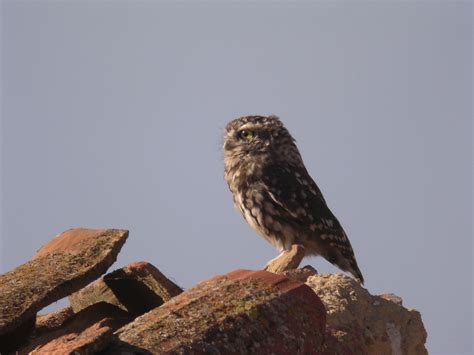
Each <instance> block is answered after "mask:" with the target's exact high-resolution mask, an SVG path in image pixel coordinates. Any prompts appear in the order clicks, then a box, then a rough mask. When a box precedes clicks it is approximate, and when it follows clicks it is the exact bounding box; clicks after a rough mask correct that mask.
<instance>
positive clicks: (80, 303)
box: [69, 262, 183, 316]
mask: <svg viewBox="0 0 474 355" xmlns="http://www.w3.org/2000/svg"><path fill="white" fill-rule="evenodd" d="M181 292H183V290H182V289H181V288H180V287H179V286H177V285H176V284H175V283H174V282H172V281H170V280H169V279H167V278H166V276H165V275H163V274H162V273H161V272H160V271H159V270H158V269H157V268H156V267H154V266H153V265H152V264H150V263H147V262H135V263H131V264H129V265H127V266H125V267H123V268H121V269H118V270H115V271H113V272H111V273H109V274H107V275H105V276H104V277H103V278H101V279H99V280H96V281H94V282H93V283H91V284H90V285H88V286H87V287H85V288H83V289H82V290H80V291H78V292H76V293H73V294H72V295H70V296H69V301H70V302H71V306H72V308H73V310H74V312H79V311H80V310H81V309H84V308H86V307H88V306H90V305H92V304H94V303H97V302H102V301H104V302H108V303H110V304H113V305H116V306H117V307H119V308H121V309H123V310H125V311H127V312H129V313H131V314H133V315H135V316H138V315H141V314H143V313H146V312H148V311H150V310H152V309H153V308H156V307H158V306H161V305H162V304H163V303H165V302H167V301H169V300H170V299H171V298H173V297H174V296H176V295H178V294H180V293H181Z"/></svg>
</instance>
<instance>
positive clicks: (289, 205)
mask: <svg viewBox="0 0 474 355" xmlns="http://www.w3.org/2000/svg"><path fill="white" fill-rule="evenodd" d="M262 181H263V183H264V185H265V188H266V190H267V191H268V194H269V195H270V198H271V199H272V200H273V201H274V202H275V203H276V204H277V205H278V206H280V207H281V209H282V210H283V211H280V212H284V214H285V215H286V217H289V218H290V219H294V222H295V223H297V224H298V225H300V226H302V225H305V226H306V227H307V228H310V226H311V225H315V226H318V229H325V231H324V232H332V233H336V232H338V233H341V229H342V227H341V226H340V224H339V222H338V220H337V219H336V217H335V216H334V215H333V214H332V212H331V211H330V210H329V208H328V207H327V205H326V201H325V200H324V197H323V195H322V193H321V191H320V190H319V188H318V186H317V185H316V183H315V182H314V181H313V179H312V178H311V176H309V174H308V172H307V171H306V168H305V167H304V166H294V165H289V164H284V163H276V164H272V165H271V166H267V167H266V168H265V169H264V172H263V178H262ZM313 229H314V227H313Z"/></svg>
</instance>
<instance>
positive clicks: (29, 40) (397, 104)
mask: <svg viewBox="0 0 474 355" xmlns="http://www.w3.org/2000/svg"><path fill="white" fill-rule="evenodd" d="M1 10H2V14H1V16H2V17H1V21H0V22H1V26H2V27H1V31H2V33H1V49H2V53H1V75H2V77H1V99H2V111H1V114H2V116H1V118H2V126H1V128H2V130H1V153H2V154H1V163H2V164H1V174H0V175H1V187H2V188H1V193H2V197H1V202H2V205H1V238H0V241H1V244H0V248H1V254H0V268H1V271H2V272H5V271H7V270H9V269H11V268H13V267H15V266H17V265H19V264H21V263H23V262H25V261H27V260H28V259H29V258H30V257H31V256H32V255H33V254H34V252H35V250H37V249H38V248H39V247H40V246H41V245H42V244H44V243H45V242H47V241H48V240H49V239H51V238H52V237H53V236H54V235H56V234H58V233H60V232H61V231H63V230H66V229H68V228H71V227H79V226H81V227H91V228H101V227H116V228H126V229H129V230H130V237H129V240H128V241H127V243H126V244H125V246H124V247H123V249H122V252H121V253H120V255H119V257H118V260H117V262H116V263H115V264H114V265H113V266H112V269H115V268H118V267H121V266H123V265H125V264H127V263H129V262H132V261H138V260H146V261H149V262H151V263H153V264H154V265H155V266H157V267H158V268H159V269H160V270H161V271H162V272H164V273H165V274H166V275H167V276H169V277H170V278H172V279H173V280H174V281H175V282H177V283H178V284H179V285H181V286H183V287H189V286H192V285H193V284H195V283H197V282H199V281H200V280H203V279H205V278H207V277H210V276H212V275H215V274H220V273H225V272H228V271H231V270H233V269H236V268H251V269H255V268H261V267H263V265H264V264H265V263H266V262H267V261H268V260H269V259H271V258H273V257H275V256H276V255H277V252H276V250H274V249H273V247H272V246H270V245H269V244H267V243H266V242H265V241H264V240H263V239H261V238H260V237H258V236H256V234H255V233H254V232H253V231H252V230H251V229H250V227H248V226H247V225H246V223H245V222H244V220H243V219H242V217H241V216H240V215H239V213H238V212H237V211H236V210H234V208H233V206H232V198H231V194H230V192H229V191H228V189H227V186H226V184H225V182H224V180H223V161H222V153H221V145H222V138H221V135H222V129H223V127H224V126H225V124H226V123H227V122H228V121H229V120H231V119H232V118H235V117H238V116H242V115H247V114H276V115H279V116H280V117H281V119H282V120H283V122H284V123H285V124H286V126H287V127H288V129H289V130H290V132H291V133H292V134H293V136H294V137H295V138H296V140H297V144H298V146H299V148H300V150H301V153H302V156H303V159H304V161H305V163H306V166H307V168H308V170H309V172H310V173H311V175H312V176H313V178H314V179H315V180H316V182H317V183H318V185H319V187H320V188H321V190H322V192H323V194H324V195H325V198H326V200H327V202H328V204H329V206H330V207H331V209H332V210H333V212H334V213H335V214H336V216H338V218H339V219H340V221H341V222H342V224H343V225H344V226H345V229H346V231H347V234H348V235H349V238H350V240H351V242H352V245H353V247H354V250H355V253H356V256H357V259H358V263H359V266H360V268H361V270H362V272H363V274H364V276H365V279H366V287H367V288H368V289H369V291H370V292H371V293H372V294H380V293H386V292H393V293H395V294H397V295H399V296H401V297H402V298H403V301H404V305H405V306H407V307H409V308H416V309H418V310H419V311H420V312H421V314H422V317H423V321H424V324H425V327H426V328H427V331H428V348H429V350H430V352H431V353H436V354H471V353H472V350H473V349H472V336H473V334H472V316H473V315H472V276H473V275H472V253H473V249H472V203H471V201H472V165H471V164H472V153H471V151H472V144H471V142H472V122H471V118H472V106H471V98H472V67H471V62H472V51H471V49H472V33H471V31H472V8H471V4H470V2H467V1H466V2H448V1H446V2H428V1H426V2H406V1H405V2H382V3H377V2H374V1H371V2H350V3H349V2H343V1H338V2H334V3H330V2H300V3H289V2H279V3H276V2H260V3H254V2H233V3H227V4H222V3H215V2H193V3H191V2H180V3H171V2H131V1H130V2H120V3H118V2H114V3H113V2H106V1H104V2H98V1H95V2H92V1H64V2H61V1H50V2H46V1H2V3H1ZM304 264H312V265H313V266H314V267H315V268H316V269H317V270H319V271H320V272H334V271H337V269H335V268H333V267H332V266H331V265H329V264H328V263H327V262H325V261H324V260H322V259H321V258H312V259H307V260H305V261H304ZM304 264H303V265H304Z"/></svg>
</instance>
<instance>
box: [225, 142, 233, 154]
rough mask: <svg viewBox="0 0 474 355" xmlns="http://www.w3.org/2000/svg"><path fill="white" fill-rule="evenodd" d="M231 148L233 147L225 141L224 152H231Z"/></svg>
mask: <svg viewBox="0 0 474 355" xmlns="http://www.w3.org/2000/svg"><path fill="white" fill-rule="evenodd" d="M231 148H232V147H231V145H230V143H229V141H225V142H224V151H226V152H227V151H229V150H230V149H231Z"/></svg>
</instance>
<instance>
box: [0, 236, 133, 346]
mask: <svg viewBox="0 0 474 355" xmlns="http://www.w3.org/2000/svg"><path fill="white" fill-rule="evenodd" d="M127 236H128V231H126V230H117V229H107V230H93V229H71V230H68V231H66V232H64V233H62V234H60V235H59V236H57V237H56V238H54V239H53V240H51V241H50V242H49V243H47V244H46V245H44V246H43V247H42V248H41V249H40V250H38V252H37V253H36V254H35V255H34V257H33V259H32V260H30V261H28V262H27V263H25V264H23V265H21V266H18V267H17V268H15V269H13V270H11V271H9V272H7V273H6V274H3V275H0V295H2V297H0V335H8V334H11V332H13V331H15V329H17V328H19V327H21V325H22V324H23V323H24V322H26V321H27V320H29V319H32V318H33V319H34V318H35V316H36V313H37V311H39V310H41V309H42V308H44V307H46V306H47V305H49V304H51V303H53V302H55V301H57V300H59V299H61V298H63V297H66V296H68V295H69V294H71V293H73V292H76V291H78V290H80V289H81V288H82V287H84V286H85V285H87V284H88V283H90V282H91V281H93V280H95V279H97V278H98V277H99V276H100V275H102V274H103V273H104V272H105V271H107V269H108V268H109V267H110V265H112V264H113V262H114V261H115V259H116V257H117V254H118V253H119V251H120V249H121V247H122V245H123V244H124V243H125V240H126V238H127ZM6 351H7V350H6V349H5V348H3V343H2V344H0V352H6Z"/></svg>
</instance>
